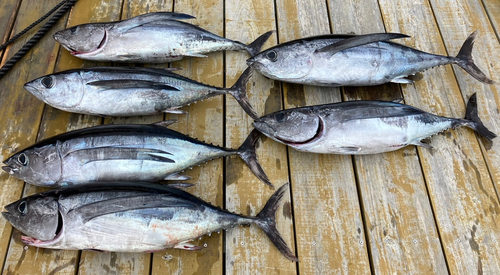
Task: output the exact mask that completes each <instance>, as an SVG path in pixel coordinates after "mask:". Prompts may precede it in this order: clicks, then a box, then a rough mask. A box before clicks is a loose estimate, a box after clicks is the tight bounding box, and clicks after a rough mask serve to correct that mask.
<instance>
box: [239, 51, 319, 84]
mask: <svg viewBox="0 0 500 275" xmlns="http://www.w3.org/2000/svg"><path fill="white" fill-rule="evenodd" d="M247 65H248V66H251V67H253V68H254V69H255V70H257V71H259V72H260V73H261V74H263V75H265V76H267V77H269V78H271V79H277V80H284V81H287V80H288V81H291V82H293V81H294V80H295V81H297V80H300V79H301V78H304V77H306V76H307V75H308V74H309V72H310V71H311V69H312V67H313V62H312V54H311V51H309V50H307V48H305V47H301V46H297V45H296V44H292V45H285V46H276V47H273V48H270V49H268V50H265V51H263V52H261V53H259V54H257V55H255V56H254V57H252V58H250V59H248V60H247Z"/></svg>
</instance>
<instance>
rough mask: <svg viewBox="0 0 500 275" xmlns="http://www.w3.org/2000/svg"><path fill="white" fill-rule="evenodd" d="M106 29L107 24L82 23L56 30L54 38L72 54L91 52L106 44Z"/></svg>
mask: <svg viewBox="0 0 500 275" xmlns="http://www.w3.org/2000/svg"><path fill="white" fill-rule="evenodd" d="M107 29H108V26H107V24H102V23H90V24H83V25H78V26H74V27H71V28H68V29H64V30H61V31H58V32H56V33H55V34H54V39H55V40H56V41H57V42H59V43H61V45H62V46H63V47H64V48H66V49H67V50H68V51H69V52H70V53H71V54H72V55H74V56H79V55H82V54H91V53H96V52H98V51H99V50H100V49H102V48H103V47H104V46H105V45H106V42H107V40H108V34H107Z"/></svg>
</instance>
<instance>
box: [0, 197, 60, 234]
mask: <svg viewBox="0 0 500 275" xmlns="http://www.w3.org/2000/svg"><path fill="white" fill-rule="evenodd" d="M5 210H6V211H7V212H2V215H3V217H4V218H5V219H6V220H7V221H8V222H9V223H10V224H12V226H13V227H14V228H16V229H17V230H19V231H21V232H22V233H23V234H26V235H27V236H29V237H32V238H35V239H38V240H40V241H49V240H52V239H54V238H55V237H56V236H57V234H58V233H59V232H60V231H61V228H62V216H61V215H60V212H59V203H58V202H57V200H56V199H55V198H54V197H51V196H41V195H34V196H30V197H26V198H22V199H20V200H18V201H16V202H14V203H11V204H9V205H7V206H5Z"/></svg>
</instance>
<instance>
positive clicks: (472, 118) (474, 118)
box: [465, 93, 497, 140]
mask: <svg viewBox="0 0 500 275" xmlns="http://www.w3.org/2000/svg"><path fill="white" fill-rule="evenodd" d="M465 120H468V121H469V122H470V125H469V127H470V128H471V129H472V130H474V131H475V132H476V133H478V134H480V135H481V136H483V137H484V138H486V139H488V140H492V139H494V138H495V137H496V136H497V135H496V134H495V133H493V132H491V131H490V130H489V129H488V128H486V126H484V124H483V122H482V121H481V119H480V118H479V115H478V114H477V99H476V94H475V93H474V94H473V95H472V96H471V97H470V98H469V102H467V109H466V111H465Z"/></svg>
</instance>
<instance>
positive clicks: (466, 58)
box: [456, 31, 495, 84]
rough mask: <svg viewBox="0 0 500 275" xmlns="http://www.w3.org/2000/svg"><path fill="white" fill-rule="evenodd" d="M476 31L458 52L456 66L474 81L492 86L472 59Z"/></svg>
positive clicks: (491, 81)
mask: <svg viewBox="0 0 500 275" xmlns="http://www.w3.org/2000/svg"><path fill="white" fill-rule="evenodd" d="M476 36H477V31H475V32H473V33H472V34H471V35H469V37H468V38H467V39H466V40H465V42H464V44H463V45H462V48H461V49H460V52H458V55H457V57H456V62H457V65H458V66H460V67H461V68H462V69H464V70H465V71H466V72H468V73H469V74H470V75H471V76H472V77H474V78H475V79H477V80H479V81H481V82H483V83H486V84H494V83H495V81H493V80H491V79H489V78H488V77H487V76H486V75H485V74H484V73H483V72H482V71H481V69H479V67H477V66H476V64H475V63H474V60H473V59H472V47H473V46H474V41H475V40H476Z"/></svg>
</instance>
